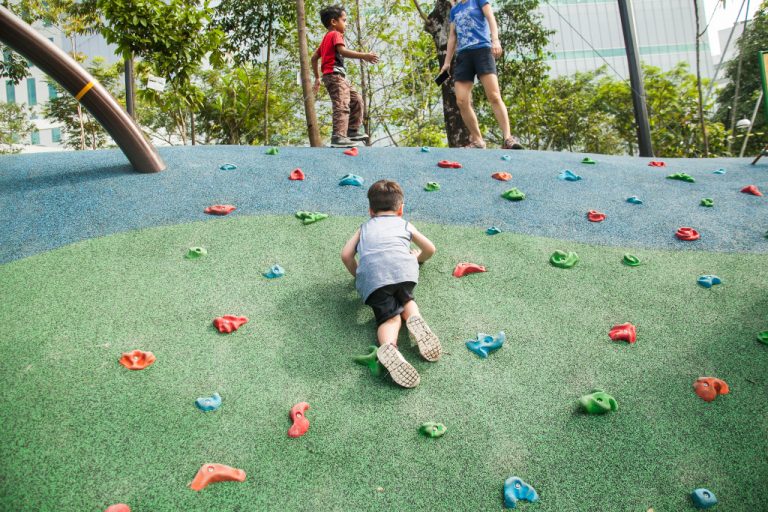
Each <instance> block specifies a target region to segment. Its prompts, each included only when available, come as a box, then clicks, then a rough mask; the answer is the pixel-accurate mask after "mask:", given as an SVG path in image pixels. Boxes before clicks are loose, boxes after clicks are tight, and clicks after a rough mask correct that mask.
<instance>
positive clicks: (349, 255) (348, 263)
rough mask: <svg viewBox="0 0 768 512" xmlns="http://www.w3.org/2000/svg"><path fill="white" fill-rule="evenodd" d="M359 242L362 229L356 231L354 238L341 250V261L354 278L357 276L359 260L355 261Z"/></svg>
mask: <svg viewBox="0 0 768 512" xmlns="http://www.w3.org/2000/svg"><path fill="white" fill-rule="evenodd" d="M359 241H360V229H358V230H357V231H355V234H354V235H352V238H350V239H349V240H347V243H346V244H344V248H342V249H341V261H342V262H343V263H344V266H345V267H347V270H349V273H350V274H352V276H353V277H354V276H357V260H356V259H355V254H357V243H358V242H359Z"/></svg>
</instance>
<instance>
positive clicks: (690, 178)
mask: <svg viewBox="0 0 768 512" xmlns="http://www.w3.org/2000/svg"><path fill="white" fill-rule="evenodd" d="M667 179H668V180H680V181H687V182H688V183H695V182H696V180H695V179H693V176H689V175H687V174H685V173H684V172H676V173H675V174H670V175H669V176H667Z"/></svg>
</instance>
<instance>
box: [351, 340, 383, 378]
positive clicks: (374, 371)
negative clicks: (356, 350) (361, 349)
mask: <svg viewBox="0 0 768 512" xmlns="http://www.w3.org/2000/svg"><path fill="white" fill-rule="evenodd" d="M378 349H379V347H377V346H376V345H371V348H370V350H371V352H370V353H369V354H365V355H363V356H355V357H353V358H352V359H353V360H354V361H355V362H356V363H357V364H361V365H363V366H367V367H368V369H369V370H371V375H373V376H375V377H378V376H379V375H381V373H382V372H383V371H384V367H383V366H382V365H381V363H380V362H379V359H378V358H377V357H376V352H377V351H378Z"/></svg>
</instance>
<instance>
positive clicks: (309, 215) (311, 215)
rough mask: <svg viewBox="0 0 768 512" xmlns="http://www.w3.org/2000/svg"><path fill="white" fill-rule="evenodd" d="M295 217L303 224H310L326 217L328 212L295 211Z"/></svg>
mask: <svg viewBox="0 0 768 512" xmlns="http://www.w3.org/2000/svg"><path fill="white" fill-rule="evenodd" d="M296 218H297V219H300V220H301V222H303V223H304V224H312V223H313V222H317V221H320V220H323V219H327V218H328V214H327V213H320V212H296Z"/></svg>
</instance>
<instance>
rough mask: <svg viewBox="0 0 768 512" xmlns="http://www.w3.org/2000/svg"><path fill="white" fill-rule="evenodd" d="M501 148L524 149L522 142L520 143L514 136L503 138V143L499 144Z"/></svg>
mask: <svg viewBox="0 0 768 512" xmlns="http://www.w3.org/2000/svg"><path fill="white" fill-rule="evenodd" d="M501 149H525V148H524V147H523V145H522V144H520V143H519V142H518V141H517V139H516V138H514V137H511V136H510V137H507V138H506V139H504V144H502V145H501Z"/></svg>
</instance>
